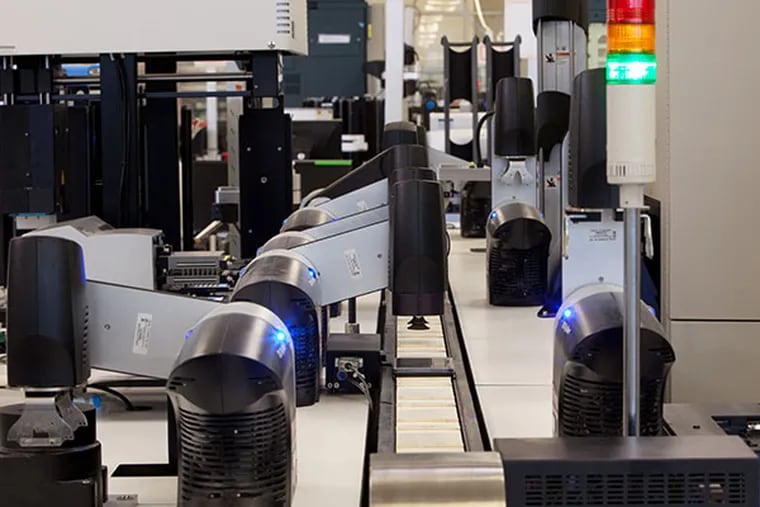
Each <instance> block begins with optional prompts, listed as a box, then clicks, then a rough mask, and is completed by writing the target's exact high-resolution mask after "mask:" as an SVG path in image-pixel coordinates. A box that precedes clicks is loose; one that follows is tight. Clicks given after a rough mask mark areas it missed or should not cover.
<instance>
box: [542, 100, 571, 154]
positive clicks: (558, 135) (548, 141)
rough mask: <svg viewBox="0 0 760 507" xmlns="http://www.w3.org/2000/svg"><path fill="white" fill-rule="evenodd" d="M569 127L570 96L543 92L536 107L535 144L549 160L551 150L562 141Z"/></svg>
mask: <svg viewBox="0 0 760 507" xmlns="http://www.w3.org/2000/svg"><path fill="white" fill-rule="evenodd" d="M569 127H570V95H568V94H566V93H562V92H557V91H551V92H543V93H541V94H540V95H539V96H538V103H537V107H536V142H537V144H538V149H539V150H543V151H544V160H549V158H550V156H551V152H552V148H553V147H554V146H556V145H558V144H561V143H562V141H564V139H565V136H566V135H567V130H568V128H569Z"/></svg>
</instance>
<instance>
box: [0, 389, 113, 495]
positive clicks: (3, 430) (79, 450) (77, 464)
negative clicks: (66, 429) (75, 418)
mask: <svg viewBox="0 0 760 507" xmlns="http://www.w3.org/2000/svg"><path fill="white" fill-rule="evenodd" d="M77 405H78V408H79V410H81V411H82V413H83V414H84V416H85V417H86V419H87V425H86V426H82V427H80V428H78V429H77V430H76V431H75V432H74V440H70V441H67V442H65V443H64V444H63V445H62V446H61V447H56V448H21V447H19V446H18V444H16V443H15V442H9V441H8V439H7V435H8V431H9V429H10V428H11V426H13V424H15V423H16V421H17V420H18V418H19V417H20V416H21V413H22V411H23V410H24V405H20V404H19V405H10V406H5V407H0V491H2V504H3V505H7V506H8V507H11V506H12V507H45V506H48V505H55V506H56V507H101V506H102V505H103V502H104V501H105V497H106V489H107V488H106V481H105V477H106V473H105V470H104V469H103V466H102V459H101V447H100V443H99V442H98V441H97V440H96V417H95V407H93V406H92V405H85V404H77Z"/></svg>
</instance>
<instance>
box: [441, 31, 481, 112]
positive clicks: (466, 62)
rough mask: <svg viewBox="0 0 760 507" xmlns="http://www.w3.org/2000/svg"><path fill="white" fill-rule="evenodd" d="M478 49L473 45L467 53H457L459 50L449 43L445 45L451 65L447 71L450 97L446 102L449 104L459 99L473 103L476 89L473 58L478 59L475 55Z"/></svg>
mask: <svg viewBox="0 0 760 507" xmlns="http://www.w3.org/2000/svg"><path fill="white" fill-rule="evenodd" d="M476 48H477V44H473V45H470V46H469V47H468V48H467V49H466V50H465V51H457V49H454V48H452V47H451V46H449V45H448V41H447V42H446V43H445V44H444V51H446V52H447V53H448V54H447V56H448V63H449V68H448V69H446V70H448V73H447V76H448V78H449V83H448V88H447V89H448V95H449V96H448V97H446V100H447V102H448V103H449V104H451V103H452V102H454V101H455V100H457V99H465V100H467V101H472V96H473V88H474V83H473V82H472V63H473V58H477V55H476V53H475V51H476ZM459 49H461V47H460V48H459ZM446 70H444V72H446Z"/></svg>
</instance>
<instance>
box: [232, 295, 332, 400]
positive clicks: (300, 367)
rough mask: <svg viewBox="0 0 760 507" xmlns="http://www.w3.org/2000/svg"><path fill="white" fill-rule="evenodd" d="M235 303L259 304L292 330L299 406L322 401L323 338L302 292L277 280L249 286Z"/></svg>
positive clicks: (314, 313)
mask: <svg viewBox="0 0 760 507" xmlns="http://www.w3.org/2000/svg"><path fill="white" fill-rule="evenodd" d="M232 301H233V302H234V301H247V302H250V303H256V304H258V305H261V306H263V307H265V308H269V309H270V310H272V311H273V312H274V313H275V314H276V315H277V316H278V317H279V318H280V319H282V321H283V323H284V324H285V325H286V326H287V328H288V330H289V331H290V335H291V337H292V339H293V348H294V351H295V356H296V357H295V359H296V406H298V407H308V406H311V405H314V404H315V403H317V402H318V401H319V373H320V370H321V368H320V366H321V362H320V358H321V355H320V339H319V338H320V337H319V318H318V316H317V309H316V308H315V306H314V304H313V303H312V301H311V299H310V298H309V296H308V295H307V294H306V293H304V292H303V291H301V290H300V289H298V288H296V287H294V286H292V285H288V284H286V283H282V282H277V281H268V282H259V283H254V284H250V285H245V286H243V287H241V288H240V289H238V290H236V291H235V293H234V294H233V295H232Z"/></svg>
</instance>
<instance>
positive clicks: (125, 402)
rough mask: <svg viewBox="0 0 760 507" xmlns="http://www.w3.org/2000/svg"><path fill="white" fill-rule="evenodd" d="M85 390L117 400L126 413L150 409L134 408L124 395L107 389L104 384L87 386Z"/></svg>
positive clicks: (109, 388) (110, 388) (112, 389)
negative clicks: (100, 393)
mask: <svg viewBox="0 0 760 507" xmlns="http://www.w3.org/2000/svg"><path fill="white" fill-rule="evenodd" d="M87 389H94V390H95V391H101V392H104V393H106V394H110V395H111V396H113V397H115V398H118V399H119V401H121V402H122V404H123V405H124V408H125V409H126V410H127V412H144V411H147V410H150V407H138V406H135V405H134V404H133V403H132V402H131V401H130V399H129V398H127V397H126V396H125V395H124V394H122V393H120V392H119V391H117V390H116V389H114V388H112V387H108V386H107V385H104V384H98V383H95V384H87Z"/></svg>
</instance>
